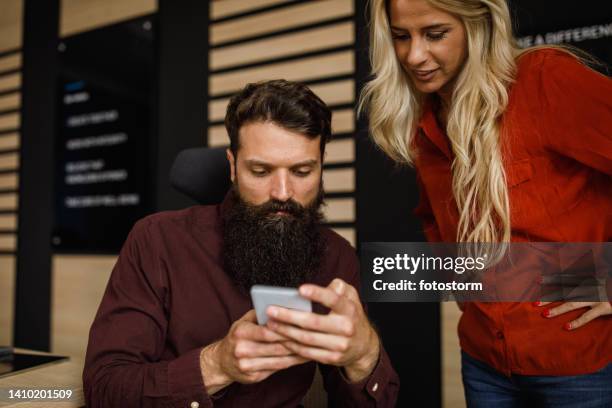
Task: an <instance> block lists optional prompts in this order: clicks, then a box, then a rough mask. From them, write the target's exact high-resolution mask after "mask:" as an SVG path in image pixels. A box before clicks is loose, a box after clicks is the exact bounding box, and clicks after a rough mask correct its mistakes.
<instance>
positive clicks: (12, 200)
mask: <svg viewBox="0 0 612 408" xmlns="http://www.w3.org/2000/svg"><path fill="white" fill-rule="evenodd" d="M17 201H18V196H17V194H15V193H9V194H0V210H10V211H16V210H17Z"/></svg>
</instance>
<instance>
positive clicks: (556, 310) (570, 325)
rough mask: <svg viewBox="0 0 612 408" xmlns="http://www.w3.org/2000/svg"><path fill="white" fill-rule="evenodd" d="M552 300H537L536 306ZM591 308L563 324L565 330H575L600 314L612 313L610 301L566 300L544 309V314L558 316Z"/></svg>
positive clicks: (547, 316)
mask: <svg viewBox="0 0 612 408" xmlns="http://www.w3.org/2000/svg"><path fill="white" fill-rule="evenodd" d="M550 303H551V302H536V303H535V306H546V305H548V304H550ZM587 307H588V308H589V310H587V311H586V312H585V313H584V314H582V315H581V316H580V317H579V318H577V319H575V320H572V321H571V322H567V323H565V325H564V326H563V327H564V328H565V330H574V329H577V328H579V327H581V326H584V325H585V324H587V323H588V322H590V321H591V320H593V319H596V318H598V317H599V316H605V315H612V305H611V304H610V302H565V303H562V304H561V305H559V306H556V307H553V308H550V309H544V311H543V312H542V316H544V317H546V318H551V317H556V316H559V315H562V314H564V313H567V312H570V311H572V310H576V309H582V308H587Z"/></svg>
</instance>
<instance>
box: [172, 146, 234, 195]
mask: <svg viewBox="0 0 612 408" xmlns="http://www.w3.org/2000/svg"><path fill="white" fill-rule="evenodd" d="M225 150H226V148H225V147H213V148H207V147H196V148H192V149H186V150H183V151H182V152H180V153H179V154H178V155H177V156H176V159H174V163H173V164H172V169H171V170H170V184H171V185H172V187H174V188H175V189H176V190H178V191H180V192H181V193H183V194H185V195H187V196H188V197H190V198H193V199H194V200H196V201H197V202H198V203H200V204H202V205H210V204H219V203H220V202H221V201H223V198H224V197H225V194H226V193H227V192H228V191H229V189H230V186H231V180H230V166H229V162H228V161H227V157H226V155H225Z"/></svg>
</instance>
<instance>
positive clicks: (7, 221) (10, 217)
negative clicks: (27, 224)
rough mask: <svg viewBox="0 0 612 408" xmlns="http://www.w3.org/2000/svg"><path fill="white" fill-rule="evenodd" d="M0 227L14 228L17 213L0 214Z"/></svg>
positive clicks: (15, 226)
mask: <svg viewBox="0 0 612 408" xmlns="http://www.w3.org/2000/svg"><path fill="white" fill-rule="evenodd" d="M0 229H5V230H16V229H17V214H0Z"/></svg>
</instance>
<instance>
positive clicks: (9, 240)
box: [0, 234, 17, 252]
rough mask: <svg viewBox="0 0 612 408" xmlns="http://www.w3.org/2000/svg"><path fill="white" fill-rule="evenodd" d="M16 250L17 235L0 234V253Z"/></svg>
mask: <svg viewBox="0 0 612 408" xmlns="http://www.w3.org/2000/svg"><path fill="white" fill-rule="evenodd" d="M16 249H17V235H15V234H0V251H11V252H12V251H15V250H16Z"/></svg>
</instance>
